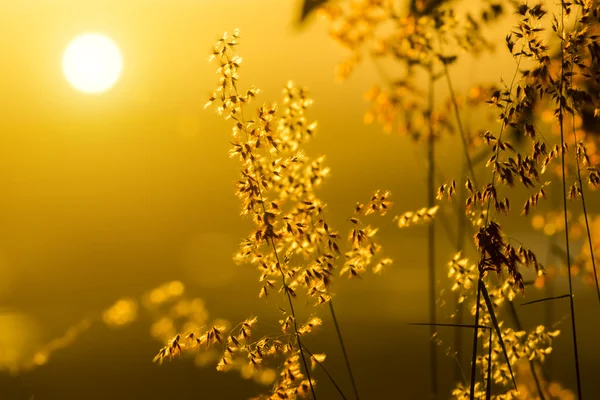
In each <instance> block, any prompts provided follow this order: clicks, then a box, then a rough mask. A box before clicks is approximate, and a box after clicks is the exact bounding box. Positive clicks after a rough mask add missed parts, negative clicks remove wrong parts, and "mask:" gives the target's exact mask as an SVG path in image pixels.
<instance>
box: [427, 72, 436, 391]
mask: <svg viewBox="0 0 600 400" xmlns="http://www.w3.org/2000/svg"><path fill="white" fill-rule="evenodd" d="M434 84H435V77H434V76H433V70H432V69H431V67H430V68H429V85H428V89H427V91H428V96H427V97H428V107H427V120H428V130H429V132H428V133H429V135H428V141H427V160H428V164H429V165H428V169H427V190H428V192H427V206H428V207H429V208H432V207H434V206H435V196H436V193H435V132H434V126H433V109H434V106H435V103H434V101H435V99H434ZM435 225H436V224H435V220H433V221H431V223H430V224H429V226H428V230H427V258H428V270H429V322H431V323H432V324H435V323H436V303H435V298H436V289H435ZM429 333H430V339H431V340H430V343H429V357H430V358H429V368H430V370H429V371H430V375H431V392H432V395H433V398H434V399H437V397H438V377H437V375H438V371H437V370H438V360H437V345H436V344H435V342H434V341H433V337H434V336H435V333H436V329H435V326H433V325H431V327H430V331H429Z"/></svg>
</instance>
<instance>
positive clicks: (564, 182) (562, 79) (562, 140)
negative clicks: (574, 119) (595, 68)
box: [558, 0, 583, 400]
mask: <svg viewBox="0 0 600 400" xmlns="http://www.w3.org/2000/svg"><path fill="white" fill-rule="evenodd" d="M560 4H561V12H560V17H561V29H560V32H561V34H560V82H559V85H560V86H559V93H558V122H559V125H560V150H561V152H560V155H561V157H560V159H561V168H562V171H561V173H562V186H563V211H564V212H563V214H564V220H565V242H566V251H567V276H568V277H569V295H570V298H569V304H570V307H571V328H572V330H573V355H574V357H575V374H576V376H577V395H578V398H579V399H580V400H581V399H582V398H583V397H582V395H581V373H580V371H579V351H578V348H577V328H576V324H575V305H574V302H573V279H572V277H571V248H570V246H569V221H568V218H567V176H566V173H565V135H564V126H563V107H564V104H563V102H564V100H563V89H564V83H565V71H564V63H565V42H564V41H565V10H564V9H565V2H564V0H561V2H560Z"/></svg>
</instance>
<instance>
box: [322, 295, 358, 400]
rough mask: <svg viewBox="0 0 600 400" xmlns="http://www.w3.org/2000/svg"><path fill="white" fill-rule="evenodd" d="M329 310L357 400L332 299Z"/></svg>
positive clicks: (354, 383) (348, 359)
mask: <svg viewBox="0 0 600 400" xmlns="http://www.w3.org/2000/svg"><path fill="white" fill-rule="evenodd" d="M329 311H331V318H332V319H333V324H334V325H335V331H336V332H337V335H338V339H339V341H340V346H341V347H342V353H344V361H345V362H346V368H347V369H348V375H349V376H350V382H351V383H352V390H354V397H355V398H356V400H359V397H358V390H357V389H356V382H355V381H354V375H353V374H352V368H351V367H350V358H349V357H348V353H347V352H346V346H345V345H344V339H342V331H341V329H340V326H339V324H338V320H337V318H336V316H335V311H334V310H333V302H332V300H329ZM328 375H329V374H328ZM334 384H335V382H334ZM336 387H337V385H336Z"/></svg>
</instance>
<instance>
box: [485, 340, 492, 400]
mask: <svg viewBox="0 0 600 400" xmlns="http://www.w3.org/2000/svg"><path fill="white" fill-rule="evenodd" d="M493 337H494V330H493V329H490V337H489V342H488V346H489V348H488V370H487V384H486V387H485V399H486V400H491V399H492V338H493Z"/></svg>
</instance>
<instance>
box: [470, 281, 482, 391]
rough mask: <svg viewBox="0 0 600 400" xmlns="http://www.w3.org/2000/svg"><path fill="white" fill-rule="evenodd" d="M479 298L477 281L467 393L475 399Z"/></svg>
mask: <svg viewBox="0 0 600 400" xmlns="http://www.w3.org/2000/svg"><path fill="white" fill-rule="evenodd" d="M479 280H481V276H479ZM480 300H481V285H480V284H479V282H477V300H476V303H475V304H477V306H476V307H475V323H474V325H475V329H473V355H472V358H471V391H470V394H469V399H470V400H475V381H476V380H477V379H476V374H477V334H478V333H479V329H478V327H479V302H480Z"/></svg>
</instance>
